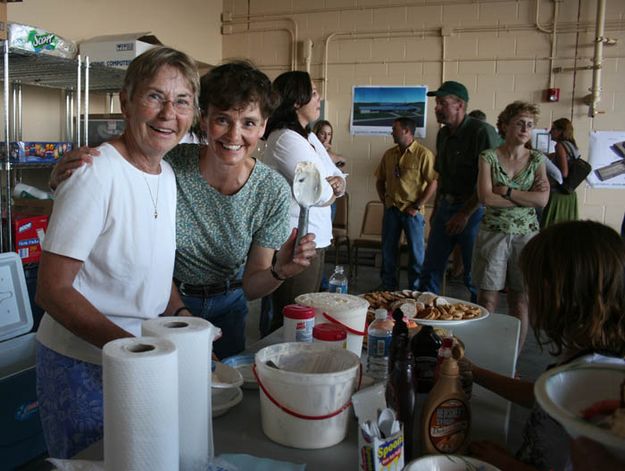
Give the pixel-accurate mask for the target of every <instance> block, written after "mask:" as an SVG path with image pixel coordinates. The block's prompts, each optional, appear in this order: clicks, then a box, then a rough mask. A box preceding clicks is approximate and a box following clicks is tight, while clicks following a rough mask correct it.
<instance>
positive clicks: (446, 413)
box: [428, 399, 469, 454]
mask: <svg viewBox="0 0 625 471" xmlns="http://www.w3.org/2000/svg"><path fill="white" fill-rule="evenodd" d="M428 433H429V435H430V441H431V442H432V445H433V446H434V448H435V449H436V450H437V451H438V452H440V453H448V454H453V453H455V452H457V451H458V450H459V449H460V448H461V447H462V446H463V445H464V443H465V442H466V440H467V438H468V434H469V411H468V409H467V406H466V405H465V403H464V402H462V401H459V400H457V399H449V400H447V401H444V402H442V403H440V404H439V405H438V407H437V408H436V409H434V412H433V413H432V415H430V420H429V423H428Z"/></svg>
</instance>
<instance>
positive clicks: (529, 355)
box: [19, 253, 553, 471]
mask: <svg viewBox="0 0 625 471" xmlns="http://www.w3.org/2000/svg"><path fill="white" fill-rule="evenodd" d="M328 255H330V254H328ZM333 255H334V254H332V256H328V257H327V259H328V260H334V256H333ZM375 262H376V257H375V256H373V255H372V254H366V253H365V254H364V256H363V257H362V264H361V265H360V266H359V269H358V276H357V277H354V276H352V277H351V279H350V287H349V291H350V293H355V294H357V293H364V292H367V291H373V290H375V289H377V288H378V287H379V285H380V277H379V268H378V267H376V266H375V265H376V263H375ZM342 263H345V264H346V260H344V261H342ZM333 271H334V264H333V263H327V264H326V273H327V276H330V275H331V274H332V272H333ZM400 283H403V284H405V285H407V280H406V273H405V271H402V272H401V274H400ZM401 287H402V288H406V287H407V286H401ZM446 294H447V295H448V296H451V297H454V298H458V299H465V300H468V291H467V290H466V289H465V288H464V285H463V284H462V283H461V282H458V281H455V280H449V281H448V282H447V286H446ZM497 311H498V312H499V313H502V314H507V312H508V307H507V303H506V300H505V296H502V297H501V299H500V306H499V308H498V309H497ZM259 312H260V302H259V301H253V302H251V303H250V314H249V318H248V322H247V329H246V336H247V342H248V345H249V344H251V343H253V342H254V341H256V340H257V339H258V338H259V331H258V325H259V317H260V315H259ZM495 353H496V352H495ZM552 362H553V360H552V358H551V357H550V356H549V355H548V353H547V352H541V350H540V348H539V347H538V345H537V343H536V341H535V339H534V337H533V335H532V334H531V333H530V334H529V335H528V337H527V341H526V344H525V348H524V349H523V351H522V352H521V355H520V356H519V360H518V363H517V372H518V374H519V375H520V376H521V377H523V378H526V379H528V380H535V379H536V378H537V377H538V376H539V375H540V374H541V373H542V372H543V371H544V369H545V367H546V366H547V365H548V364H549V363H552ZM527 414H528V411H527V409H524V408H522V407H519V406H514V405H513V407H512V414H511V419H510V427H509V434H508V447H509V448H510V449H511V450H516V449H517V448H518V446H519V444H520V443H521V433H522V430H523V424H524V423H525V420H526V417H527ZM50 469H52V467H51V466H50V465H49V464H47V463H46V462H45V461H44V459H43V458H42V459H39V460H35V461H33V462H32V463H29V464H27V465H25V466H23V467H22V468H20V469H19V470H20V471H47V470H50Z"/></svg>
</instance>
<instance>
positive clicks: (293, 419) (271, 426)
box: [255, 342, 361, 449]
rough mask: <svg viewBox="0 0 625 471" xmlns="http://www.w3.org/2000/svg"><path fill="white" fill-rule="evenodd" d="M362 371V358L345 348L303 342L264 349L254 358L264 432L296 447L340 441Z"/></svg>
mask: <svg viewBox="0 0 625 471" xmlns="http://www.w3.org/2000/svg"><path fill="white" fill-rule="evenodd" d="M268 361H271V362H273V364H275V365H277V368H275V367H273V366H268V365H267V362H268ZM360 373H361V371H360V359H359V357H357V356H356V355H354V354H353V353H351V352H349V351H347V350H331V349H328V348H326V347H325V346H323V345H319V344H314V343H303V342H291V343H280V344H277V345H272V346H269V347H265V348H263V349H262V350H260V351H259V352H258V353H256V357H255V375H256V378H257V380H258V385H259V387H260V390H261V394H260V416H261V420H262V426H263V432H265V435H267V437H269V438H270V439H271V440H273V441H274V442H276V443H280V444H281V445H285V446H290V447H293V448H305V449H317V448H327V447H330V446H333V445H336V444H337V443H339V442H341V441H342V440H343V439H344V438H345V436H346V434H347V426H348V422H349V418H350V413H349V411H350V409H351V397H352V394H353V393H354V392H355V391H356V389H357V388H358V383H359V381H360Z"/></svg>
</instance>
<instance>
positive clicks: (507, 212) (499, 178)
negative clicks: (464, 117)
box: [472, 101, 549, 348]
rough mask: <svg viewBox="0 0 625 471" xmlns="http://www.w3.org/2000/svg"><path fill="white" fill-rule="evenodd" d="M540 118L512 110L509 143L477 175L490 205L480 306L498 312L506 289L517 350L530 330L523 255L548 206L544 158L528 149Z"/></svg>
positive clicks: (478, 245)
mask: <svg viewBox="0 0 625 471" xmlns="http://www.w3.org/2000/svg"><path fill="white" fill-rule="evenodd" d="M538 114H539V110H538V107H537V106H536V105H533V104H531V103H525V102H521V101H515V102H514V103H511V104H510V105H508V106H507V107H506V108H505V109H504V110H503V111H502V112H501V114H500V115H499V118H498V120H497V128H498V129H499V132H500V134H501V135H502V137H503V138H504V139H505V141H504V143H503V144H502V145H501V146H499V147H497V148H496V149H489V150H486V151H484V152H482V154H481V155H480V162H479V173H478V188H477V193H478V197H479V200H480V202H481V203H482V204H484V205H485V206H486V212H485V214H484V218H483V219H482V224H481V226H480V230H479V233H478V236H477V240H476V242H475V249H474V250H473V264H472V265H473V267H472V275H473V280H474V281H475V284H476V286H477V287H479V293H478V303H479V304H481V305H482V306H484V307H485V308H486V309H488V310H489V311H490V312H494V311H495V309H496V308H497V298H498V294H499V291H501V290H502V289H504V288H506V286H507V288H508V306H509V309H510V314H512V315H513V316H515V317H517V318H518V319H519V320H520V321H521V336H520V339H519V348H522V347H523V344H524V342H525V336H526V334H527V326H528V317H527V296H526V293H525V288H524V285H523V277H522V275H521V272H520V270H519V263H518V261H519V254H520V253H521V250H522V249H523V247H524V246H525V244H526V243H527V241H528V240H529V239H531V238H532V237H533V236H534V235H535V234H536V233H537V232H538V230H539V225H538V218H537V216H536V209H535V208H536V207H543V206H545V204H546V203H547V199H548V198H549V184H548V182H547V173H546V170H545V163H544V160H543V159H544V156H543V155H542V154H541V153H540V152H537V151H533V150H530V149H528V148H527V147H526V144H527V143H528V142H529V141H530V139H531V137H532V128H533V127H534V124H535V122H536V121H537V118H538Z"/></svg>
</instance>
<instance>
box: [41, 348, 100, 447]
mask: <svg viewBox="0 0 625 471" xmlns="http://www.w3.org/2000/svg"><path fill="white" fill-rule="evenodd" d="M37 398H38V401H39V413H40V416H41V425H42V427H43V434H44V437H45V440H46V445H47V446H48V454H49V455H50V456H51V457H53V458H72V457H73V456H74V455H76V453H78V452H80V451H82V450H84V449H85V448H87V447H88V446H89V445H91V444H93V443H95V442H97V441H98V440H101V439H102V436H103V417H102V367H101V366H100V365H94V364H91V363H86V362H83V361H80V360H75V359H73V358H69V357H66V356H64V355H60V354H58V353H56V352H55V351H53V350H50V349H49V348H46V347H44V346H43V345H42V344H41V343H39V344H38V346H37Z"/></svg>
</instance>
